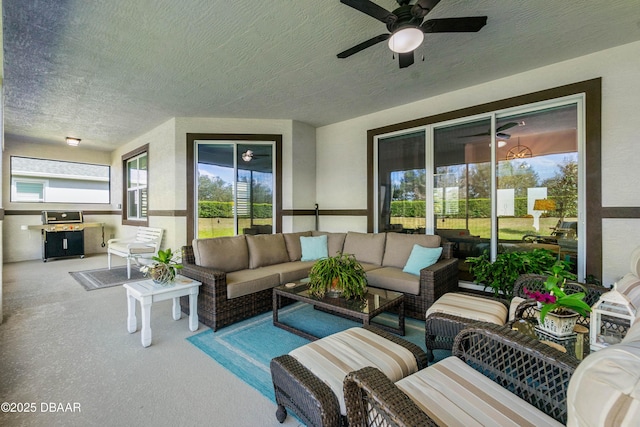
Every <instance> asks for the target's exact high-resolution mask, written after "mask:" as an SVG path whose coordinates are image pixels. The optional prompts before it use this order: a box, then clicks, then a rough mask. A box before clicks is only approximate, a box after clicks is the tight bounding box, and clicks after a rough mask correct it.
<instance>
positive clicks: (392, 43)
mask: <svg viewBox="0 0 640 427" xmlns="http://www.w3.org/2000/svg"><path fill="white" fill-rule="evenodd" d="M423 40H424V33H423V32H422V30H421V29H419V28H415V27H408V28H402V29H400V30H398V31H396V32H395V33H393V34H392V35H391V37H389V49H391V50H392V51H394V52H395V53H407V52H412V51H414V50H415V49H417V48H418V46H420V45H421V44H422V41H423Z"/></svg>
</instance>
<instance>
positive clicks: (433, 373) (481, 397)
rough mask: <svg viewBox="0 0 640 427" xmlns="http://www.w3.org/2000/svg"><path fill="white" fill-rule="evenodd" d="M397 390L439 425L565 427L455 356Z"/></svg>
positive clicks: (424, 370)
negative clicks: (403, 393)
mask: <svg viewBox="0 0 640 427" xmlns="http://www.w3.org/2000/svg"><path fill="white" fill-rule="evenodd" d="M583 363H584V362H583ZM396 386H398V388H399V389H400V390H402V391H403V392H405V394H407V395H408V396H409V397H410V398H411V400H413V401H414V403H415V404H416V405H418V407H419V408H420V409H422V411H423V412H425V413H426V414H427V415H429V417H430V418H432V419H433V420H436V422H437V423H438V425H447V426H561V425H562V424H560V423H559V422H557V421H556V420H554V419H553V418H551V417H550V416H548V415H546V414H545V413H543V412H542V411H540V410H538V409H537V408H536V407H535V406H533V405H531V404H530V403H528V402H526V401H525V400H523V399H521V398H519V397H518V396H516V395H515V394H513V393H511V392H510V391H508V390H507V389H505V388H504V387H501V386H500V385H498V384H497V383H495V382H493V381H491V380H490V379H489V378H487V377H486V376H484V375H482V374H481V373H480V372H478V371H476V370H475V369H473V368H472V367H470V366H469V365H467V364H466V363H464V362H463V361H462V360H460V359H458V358H457V357H455V356H450V357H447V358H446V359H444V360H442V361H440V362H438V363H436V364H435V365H431V366H429V367H428V368H426V369H422V370H421V371H418V372H417V373H415V374H413V375H410V376H408V377H406V378H404V379H401V380H400V381H398V382H396Z"/></svg>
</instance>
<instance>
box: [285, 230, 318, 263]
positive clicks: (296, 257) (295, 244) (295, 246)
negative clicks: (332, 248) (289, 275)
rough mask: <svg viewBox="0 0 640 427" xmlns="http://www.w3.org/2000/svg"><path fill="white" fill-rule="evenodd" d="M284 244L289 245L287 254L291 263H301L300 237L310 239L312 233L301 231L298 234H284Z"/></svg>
mask: <svg viewBox="0 0 640 427" xmlns="http://www.w3.org/2000/svg"><path fill="white" fill-rule="evenodd" d="M282 236H283V237H284V243H285V244H286V245H287V253H288V254H289V261H300V258H301V257H302V248H301V247H300V236H304V237H309V236H311V231H301V232H298V233H284V234H283V235H282Z"/></svg>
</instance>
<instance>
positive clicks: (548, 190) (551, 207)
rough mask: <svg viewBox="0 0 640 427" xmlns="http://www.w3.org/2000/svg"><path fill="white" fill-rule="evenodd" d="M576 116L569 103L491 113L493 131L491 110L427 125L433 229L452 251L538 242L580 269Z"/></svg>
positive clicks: (519, 247)
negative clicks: (444, 123)
mask: <svg viewBox="0 0 640 427" xmlns="http://www.w3.org/2000/svg"><path fill="white" fill-rule="evenodd" d="M577 123H578V108H577V105H576V104H575V103H571V104H568V105H561V106H557V107H553V108H543V109H536V110H533V111H528V112H526V113H520V114H510V115H503V116H497V119H496V122H495V126H494V128H493V129H495V136H492V135H491V129H492V126H491V117H487V118H486V119H479V120H475V121H470V122H465V123H456V124H454V125H450V126H442V127H436V128H435V129H434V133H433V135H434V139H433V140H434V223H435V230H436V233H437V234H439V235H441V236H442V237H443V238H445V239H447V240H449V241H452V242H454V244H455V250H454V255H455V256H456V257H457V258H459V259H461V260H464V259H466V258H467V257H471V256H478V255H481V254H482V253H483V252H484V251H489V253H500V252H508V251H529V250H533V249H535V248H545V249H548V250H551V251H553V252H554V253H556V254H557V255H558V257H559V258H560V259H564V260H567V261H570V262H571V263H572V264H573V269H574V271H576V272H577V271H579V270H580V269H579V268H578V267H580V266H579V265H578V262H579V259H578V240H577V238H578V230H579V227H578V223H579V222H578V195H579V191H578V182H579V179H578V130H577V128H578V125H577ZM492 144H495V148H494V151H492ZM492 159H493V160H492ZM460 266H461V272H460V278H461V279H462V280H470V281H471V280H473V278H472V277H471V276H470V275H469V274H468V271H467V270H468V269H467V268H466V266H467V264H466V263H464V262H462V263H460Z"/></svg>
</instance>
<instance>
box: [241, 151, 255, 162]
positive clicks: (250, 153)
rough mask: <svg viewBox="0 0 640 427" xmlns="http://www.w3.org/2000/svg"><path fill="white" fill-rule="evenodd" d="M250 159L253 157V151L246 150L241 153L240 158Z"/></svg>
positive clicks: (247, 160)
mask: <svg viewBox="0 0 640 427" xmlns="http://www.w3.org/2000/svg"><path fill="white" fill-rule="evenodd" d="M251 159H253V151H251V150H247V151H245V152H244V153H242V160H244V161H245V162H250V161H251Z"/></svg>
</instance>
